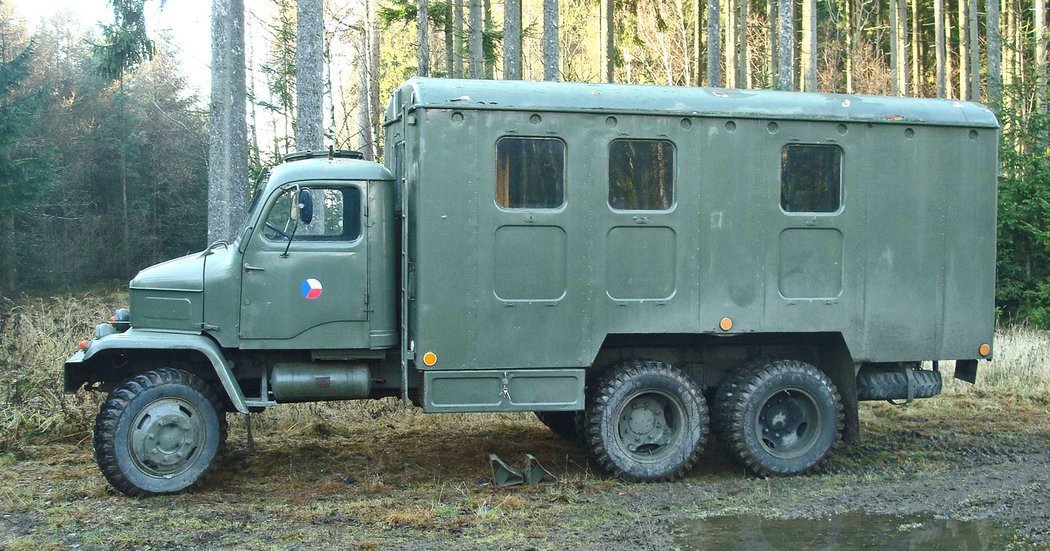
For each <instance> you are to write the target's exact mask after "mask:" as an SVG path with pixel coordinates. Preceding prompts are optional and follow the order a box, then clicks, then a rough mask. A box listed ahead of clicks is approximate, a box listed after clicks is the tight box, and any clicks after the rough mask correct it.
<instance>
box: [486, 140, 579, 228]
mask: <svg viewBox="0 0 1050 551" xmlns="http://www.w3.org/2000/svg"><path fill="white" fill-rule="evenodd" d="M503 140H542V141H551V142H557V143H559V144H561V148H562V150H561V154H562V155H561V162H562V170H561V203H559V204H558V205H557V206H553V207H513V206H503V205H501V204H500V203H499V174H500V157H499V144H500V142H502V141H503ZM494 145H495V151H494V153H495V154H494V155H493V158H494V160H495V162H496V166H495V171H494V175H495V185H494V186H493V190H492V191H493V193H492V202H493V203H494V204H495V205H496V208H498V209H500V210H501V211H505V212H521V211H542V212H558V211H561V210H564V209H565V208H566V206H568V204H569V190H568V180H569V178H568V172H569V145H568V144H567V143H566V142H565V140H563V139H562V138H560V137H556V136H515V135H503V136H500V137H499V138H496V141H495V143H494ZM507 188H508V191H507V194H508V197H509V195H510V189H509V188H510V185H509V183H508V186H507Z"/></svg>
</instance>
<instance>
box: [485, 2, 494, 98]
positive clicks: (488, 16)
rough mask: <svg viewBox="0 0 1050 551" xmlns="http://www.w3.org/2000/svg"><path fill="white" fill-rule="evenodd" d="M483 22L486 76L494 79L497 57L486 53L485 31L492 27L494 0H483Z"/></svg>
mask: <svg viewBox="0 0 1050 551" xmlns="http://www.w3.org/2000/svg"><path fill="white" fill-rule="evenodd" d="M481 14H482V23H481V57H482V64H483V65H484V67H485V71H484V72H485V78H487V79H489V80H492V79H494V78H496V58H495V57H494V56H489V55H485V31H487V30H489V28H491V27H492V1H491V0H483V1H482V11H481Z"/></svg>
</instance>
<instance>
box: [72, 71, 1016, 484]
mask: <svg viewBox="0 0 1050 551" xmlns="http://www.w3.org/2000/svg"><path fill="white" fill-rule="evenodd" d="M997 140H998V123H997V121H996V119H995V117H994V115H993V114H992V113H991V112H990V111H989V110H988V109H987V108H985V107H983V106H981V105H978V104H974V103H968V102H958V101H952V100H928V99H907V98H887V97H867V96H844V95H825V94H803V93H792V92H776V91H756V90H719V89H707V88H674V87H654V86H627V85H597V84H568V83H540V82H506V81H504V82H499V81H469V80H449V79H426V78H419V79H412V80H409V81H408V82H406V83H404V84H403V85H402V86H400V87H399V88H398V90H397V91H396V92H395V93H394V94H393V96H392V99H391V100H390V103H389V106H388V107H387V110H386V120H385V151H384V155H383V159H384V163H385V164H378V163H374V162H370V161H366V160H363V159H361V158H360V155H358V154H356V153H353V152H334V151H332V152H305V153H301V154H297V155H293V156H290V157H289V158H288V159H287V160H286V162H284V163H282V164H280V165H278V166H276V167H275V168H273V169H272V171H271V172H270V173H269V175H268V177H267V178H266V179H265V181H264V184H263V185H260V187H259V189H258V192H257V193H256V194H255V196H254V199H253V201H252V205H251V207H250V211H249V213H248V215H247V219H246V220H245V221H244V223H243V226H242V227H241V229H240V231H239V233H238V237H237V238H236V239H235V240H233V242H231V243H225V242H217V243H213V244H212V245H211V246H209V247H208V248H207V250H205V251H204V252H202V253H197V254H193V255H189V256H185V257H183V258H179V259H175V260H171V261H168V262H165V263H163V264H159V265H156V266H153V267H150V268H147V269H145V270H143V271H142V272H140V273H139V274H138V275H137V276H136V277H135V278H134V279H133V280H132V281H131V284H130V311H129V310H128V309H121V310H118V311H117V312H116V313H115V315H114V316H113V318H111V321H110V322H109V323H104V324H102V325H100V326H99V327H98V328H97V329H96V334H95V338H93V339H91V340H89V341H84V342H82V343H81V348H82V350H81V351H79V352H77V353H76V354H75V355H74V356H73V357H71V358H70V359H69V360H68V361H67V362H66V364H65V372H64V377H65V390H66V391H67V392H75V391H77V390H78V389H81V388H83V387H87V388H88V389H91V390H101V391H106V392H109V393H110V394H109V398H108V399H107V400H106V401H105V403H104V405H103V406H102V407H101V410H100V412H99V414H98V417H97V419H96V424H95V429H94V450H95V457H96V460H97V462H98V465H99V467H100V469H101V470H102V472H103V474H104V475H105V477H106V479H107V480H108V481H109V482H110V483H111V484H112V485H113V486H114V487H115V488H117V489H118V490H120V491H122V492H124V493H126V494H129V495H149V494H160V493H172V492H179V491H183V490H186V489H188V488H191V487H193V486H194V485H195V484H197V483H199V482H200V481H201V480H202V479H203V478H204V477H205V476H206V475H207V473H208V471H209V468H210V466H211V465H213V464H214V463H215V462H216V460H217V459H218V458H219V457H220V456H221V454H222V450H223V445H224V440H225V437H226V422H225V414H226V413H227V412H239V413H241V414H248V413H249V412H255V411H260V410H263V409H265V408H268V407H271V406H274V405H276V404H279V403H286V402H305V401H317V400H351V399H367V398H377V397H385V396H397V397H400V398H402V399H404V400H405V401H406V402H411V403H414V404H416V405H417V406H419V407H421V408H423V410H424V411H426V412H493V411H534V412H536V414H537V416H538V417H539V419H540V420H541V421H543V422H544V423H545V424H547V425H548V426H549V427H550V428H551V429H552V430H554V431H555V432H557V433H559V434H562V435H564V436H566V437H570V438H575V439H577V440H579V441H580V442H581V443H582V444H583V445H584V446H586V447H587V449H588V450H589V452H590V454H591V457H592V459H593V461H594V462H595V463H596V464H597V465H598V466H600V467H601V468H602V469H604V470H606V471H607V472H609V473H611V474H613V475H616V476H619V477H622V478H624V479H628V480H635V481H656V480H670V479H674V478H678V477H681V476H683V475H685V474H686V473H688V472H689V471H690V470H691V469H692V468H693V467H694V466H695V464H696V463H697V460H698V458H699V457H700V454H701V451H702V449H703V448H704V446H705V444H706V442H707V440H708V437H709V433H711V432H712V431H713V432H714V434H715V436H716V437H717V438H719V439H720V440H721V441H723V442H724V443H725V447H726V449H727V450H728V451H729V453H731V454H733V455H734V456H735V457H736V458H737V459H738V460H739V461H740V462H742V463H743V464H744V465H746V466H747V468H748V469H750V470H751V471H752V472H754V473H756V474H758V475H761V476H768V475H788V474H795V473H801V472H805V471H808V470H811V469H813V468H814V467H815V466H817V465H818V464H819V463H820V462H821V460H822V459H824V458H825V457H826V456H827V454H828V453H829V452H830V451H831V450H832V449H833V448H834V447H835V446H837V445H838V444H839V443H840V442H843V441H845V442H847V443H848V442H853V441H856V440H857V439H858V437H859V423H858V401H861V400H909V399H914V398H925V397H929V396H933V395H936V394H938V393H939V392H940V389H941V378H940V374H939V372H938V371H937V370H936V368H934V369H932V370H931V369H924V368H923V365H924V364H923V363H922V362H927V361H932V362H934V363H933V365H934V366H936V362H937V361H941V360H954V361H955V376H956V377H958V378H961V379H964V380H968V381H970V382H974V381H975V379H976V373H977V365H978V361H979V360H982V359H984V360H988V359H990V358H991V357H992V352H993V351H992V338H993V324H994V319H993V317H994V280H995V227H996V223H995V217H996V177H997ZM925 365H929V364H925Z"/></svg>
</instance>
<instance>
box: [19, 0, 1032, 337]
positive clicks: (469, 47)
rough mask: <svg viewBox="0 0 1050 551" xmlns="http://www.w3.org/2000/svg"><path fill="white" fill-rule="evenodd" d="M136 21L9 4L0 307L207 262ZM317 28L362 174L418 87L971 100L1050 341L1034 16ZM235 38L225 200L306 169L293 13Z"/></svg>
mask: <svg viewBox="0 0 1050 551" xmlns="http://www.w3.org/2000/svg"><path fill="white" fill-rule="evenodd" d="M221 1H222V2H225V3H226V4H229V3H230V0H221ZM146 2H160V0H114V2H112V5H113V7H114V21H113V23H111V24H106V25H96V24H85V23H83V22H80V21H76V20H74V19H72V18H71V17H70V16H68V15H58V16H56V17H54V18H51V19H50V20H47V21H44V22H41V23H39V24H37V25H35V26H33V27H32V28H31V27H30V25H29V24H28V23H27V21H26V20H25V18H24V17H22V16H21V15H20V14H19V13H18V12H17V8H15V7H13V6H12V5H11V3H10V1H3V0H0V301H3V300H5V299H4V297H7V299H6V300H11V299H12V298H13V297H15V296H17V295H19V294H21V293H30V294H37V293H55V292H63V291H67V290H72V289H78V288H83V287H85V286H88V285H92V284H96V283H101V282H113V281H115V280H122V281H126V280H127V279H128V278H130V276H132V275H133V274H134V273H135V272H136V271H137V270H139V269H141V268H143V267H145V266H148V265H150V264H153V263H156V262H159V261H162V260H165V259H168V258H172V257H175V256H179V255H182V254H186V253H190V252H193V251H196V250H200V249H202V248H203V247H204V246H205V245H206V244H207V239H208V237H207V236H208V215H209V213H208V210H209V206H208V205H209V202H208V193H209V185H208V178H209V166H208V163H209V151H208V149H209V135H208V125H209V105H208V103H207V101H206V100H205V99H202V98H201V97H199V96H197V95H195V94H194V93H192V92H191V91H190V90H189V88H188V87H187V84H186V80H185V78H184V73H183V71H182V70H181V68H180V67H179V65H178V63H177V62H176V61H175V57H174V55H173V50H172V48H173V45H172V44H170V43H165V42H163V41H157V40H154V39H153V38H152V37H151V36H150V35H149V32H148V30H147V29H148V23H149V22H148V21H145V19H144V15H143V14H144V10H143V5H144V4H145V3H146ZM238 2H241V0H234V3H235V4H236V3H238ZM178 9H179V5H178V3H177V2H173V1H168V2H166V3H163V4H162V13H163V11H164V10H178ZM242 9H244V8H243V7H242ZM322 25H323V64H324V71H323V94H324V96H323V97H324V109H323V113H324V120H323V133H324V137H325V139H324V144H325V146H327V145H329V144H331V145H334V146H335V147H336V148H342V149H358V150H361V151H362V152H363V153H364V154H365V156H366V157H367V158H376V157H378V156H379V155H380V152H381V151H382V148H381V143H380V141H381V139H382V133H381V132H380V130H381V125H382V110H383V107H384V104H385V98H387V97H389V94H390V92H391V91H392V90H393V89H394V88H395V87H396V86H397V85H398V84H399V83H400V82H402V81H404V80H405V79H407V78H411V77H413V76H416V75H429V76H433V77H468V78H488V79H493V78H495V79H513V78H524V79H533V80H540V79H547V80H563V81H578V82H619V83H635V84H660V85H674V86H700V85H703V86H723V87H731V88H774V89H786V90H805V91H819V92H840V93H864V94H881V95H906V96H914V97H941V98H954V99H963V100H974V101H981V102H983V103H985V104H986V105H988V106H989V107H991V108H992V109H993V110H994V111H995V113H996V114H997V116H998V117H999V120H1000V123H1001V124H1002V134H1001V136H1002V137H1001V148H1000V162H1001V169H1000V179H999V218H998V224H999V233H998V251H999V254H998V266H997V271H998V282H997V307H998V308H997V309H998V314H999V316H1000V320H1001V321H1008V322H1015V323H1016V322H1027V323H1031V324H1033V325H1036V326H1039V327H1050V149H1048V144H1050V138H1048V135H1050V117H1048V115H1047V106H1048V98H1047V47H1046V42H1047V23H1046V5H1045V0H877V1H869V0H821V1H817V0H721V1H719V0H560V1H559V0H505V1H504V3H503V4H500V3H497V2H495V1H494V0H447V1H440V0H430V1H429V2H427V1H426V0H420V1H407V0H349V1H347V0H326V1H325V2H324V3H323V15H322ZM244 26H245V29H246V34H247V37H248V38H247V40H246V49H247V51H246V52H245V60H246V63H245V72H244V73H243V75H244V78H245V82H246V92H247V93H246V98H245V99H246V101H245V108H246V117H245V120H244V125H243V126H244V129H243V130H244V131H245V132H246V137H247V144H248V148H247V151H246V155H247V157H248V162H247V166H248V171H247V172H248V173H247V174H246V175H245V177H243V178H234V179H233V180H232V181H231V182H229V183H230V184H231V185H233V186H239V187H240V188H242V189H244V190H247V191H248V192H249V193H247V194H246V195H250V191H251V189H252V187H253V185H254V182H255V179H256V177H257V176H258V175H259V174H260V173H261V172H262V170H263V169H264V168H265V167H267V166H270V165H272V164H274V163H277V162H280V160H281V159H282V158H283V157H284V156H285V155H287V154H288V153H290V152H293V151H295V150H296V149H297V146H296V143H295V132H294V129H295V127H296V123H297V122H298V121H297V112H296V110H297V108H296V69H297V68H296V53H297V52H296V44H297V42H296V37H297V4H296V1H295V0H249V1H248V3H247V10H246V16H245V18H244ZM421 46H422V47H421ZM115 52H116V53H118V54H119V55H114V53H115ZM213 71H214V69H213ZM213 74H214V73H213ZM234 77H235V78H236V77H237V74H236V73H235V74H234ZM213 90H214V85H213ZM213 179H214V176H213Z"/></svg>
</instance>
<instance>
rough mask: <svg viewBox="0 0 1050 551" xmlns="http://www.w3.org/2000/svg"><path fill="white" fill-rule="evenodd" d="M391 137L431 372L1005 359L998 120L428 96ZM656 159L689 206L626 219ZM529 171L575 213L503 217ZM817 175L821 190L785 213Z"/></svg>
mask: <svg viewBox="0 0 1050 551" xmlns="http://www.w3.org/2000/svg"><path fill="white" fill-rule="evenodd" d="M387 117H388V122H387V154H386V163H387V165H388V167H391V170H392V171H393V172H395V175H401V176H403V186H404V187H403V193H404V198H403V205H404V217H405V221H406V224H407V227H406V237H407V242H406V246H407V265H406V266H405V270H404V273H405V274H406V278H407V280H406V282H405V288H406V293H407V297H408V300H407V301H406V304H407V315H408V317H407V320H405V321H406V322H407V323H406V325H407V328H408V331H409V332H408V336H407V338H406V339H404V340H405V341H406V347H411V349H412V350H413V351H414V356H413V357H414V358H415V360H416V361H415V365H416V366H417V367H418V368H420V369H424V370H426V369H435V370H471V369H478V370H501V369H520V368H572V367H576V368H578V367H586V366H590V365H591V364H592V362H593V361H594V360H595V357H596V356H597V354H598V352H599V350H600V349H601V347H602V345H603V343H604V342H606V341H607V338H609V336H610V335H653V334H662V335H705V334H708V335H735V336H740V335H759V334H777V335H791V334H813V333H828V334H841V337H842V339H843V340H844V342H845V343H846V346H847V347H848V349H849V353H850V355H851V356H852V358H853V360H854V361H855V362H858V363H859V362H895V361H916V360H936V359H976V358H980V357H981V355H980V354H979V352H978V348H979V346H980V345H981V344H982V343H990V342H991V340H992V334H993V316H992V313H993V308H994V266H995V243H994V239H995V206H996V201H995V193H996V186H995V182H996V172H995V171H996V166H997V162H996V154H997V148H996V143H997V128H998V125H997V122H996V120H995V118H994V116H993V115H992V114H991V112H989V111H988V110H987V109H986V108H984V107H982V106H980V105H977V104H973V103H966V102H957V101H951V100H918V99H904V98H882V97H879V98H875V97H864V96H841V95H823V94H799V93H783V92H768V91H745V90H715V89H701V88H665V87H650V86H610V85H589V84H550V83H531V82H530V83H526V82H506V81H504V82H497V81H456V80H446V79H413V80H411V81H409V82H408V83H406V84H405V85H403V86H402V87H401V88H400V89H399V90H398V91H397V92H396V93H395V95H394V98H393V100H392V102H391V105H390V107H389V109H388V113H387ZM523 140H526V141H523ZM531 140H536V141H535V142H533V141H531ZM501 143H502V144H503V145H502V146H501ZM654 143H655V144H657V145H655V146H654ZM617 144H619V145H617ZM636 144H637V145H638V147H639V148H649V150H658V151H659V152H660V155H661V157H662V158H661V159H660V162H662V163H669V164H670V168H669V170H671V171H672V172H671V174H673V185H672V193H673V196H672V197H671V198H670V200H669V201H665V202H663V203H660V202H659V201H657V203H659V204H656V205H653V204H651V203H652V202H650V204H648V205H646V208H644V209H637V208H624V209H619V208H615V206H614V205H613V204H611V201H612V202H619V201H620V199H622V197H611V194H610V183H609V181H610V171H617V170H623V166H622V165H623V160H622V158H620V157H622V155H620V153H622V152H623V151H625V149H624V148H625V147H627V148H630V147H635V145H636ZM501 147H503V152H502V153H501V151H500V148H501ZM515 148H517V150H518V152H519V153H520V152H521V151H525V150H528V151H527V152H526V153H525V154H523V155H519V157H522V156H524V157H527V158H524V159H522V158H517V159H515V158H513V157H514V155H515V151H514V150H515ZM530 148H531V149H530ZM508 151H509V153H508ZM668 152H669V153H668ZM501 155H502V156H501ZM530 155H531V158H529V156H530ZM544 155H546V157H545V158H539V157H542V156H544ZM650 160H651V159H650ZM499 163H505V166H504V167H503V168H502V169H501V167H500V166H499ZM529 163H532V164H533V165H535V164H536V163H540V164H541V165H542V166H543V167H544V169H545V170H546V171H547V172H550V171H552V170H553V171H554V172H557V171H561V172H562V174H561V178H560V185H561V193H562V195H561V196H560V197H557V193H556V192H554V193H553V195H552V193H548V194H547V195H552V197H553V198H552V197H546V196H545V197H541V198H540V200H539V201H540V204H539V206H537V204H536V201H534V200H533V199H534V198H531V199H530V198H526V200H524V201H520V200H519V201H517V202H515V200H514V199H513V198H510V199H508V198H507V197H506V195H507V194H508V193H511V194H513V193H514V192H515V190H513V189H512V190H510V191H508V189H507V186H508V183H507V182H506V180H507V179H508V178H509V179H511V180H513V179H515V178H517V179H518V180H521V179H522V178H523V177H524V178H525V179H528V178H541V177H540V176H536V174H537V173H536V170H535V167H533V168H532V169H529V168H523V167H524V166H526V165H529ZM814 167H816V168H814ZM530 170H531V172H530ZM814 170H815V171H817V172H820V173H821V174H822V175H821V176H819V177H817V182H816V183H813V182H809V183H803V184H802V185H803V187H804V186H806V185H813V186H816V187H818V188H821V189H814V190H806V189H803V190H801V191H800V190H798V189H787V188H790V187H791V186H795V187H797V186H799V185H800V184H799V183H798V182H793V181H791V180H792V178H794V176H792V174H793V173H796V172H799V171H801V172H807V171H808V172H813V171H814ZM821 171H823V172H821ZM785 172H788V173H789V174H787V175H786V176H785ZM508 173H510V176H509V177H508V176H507V174H508ZM522 174H524V175H525V176H522ZM501 175H502V176H501ZM500 178H502V179H503V180H504V181H502V182H501V181H498V180H499V179H500ZM546 183H547V184H548V185H549V184H550V182H546ZM509 185H511V186H513V185H514V183H513V182H511V183H510V184H509ZM834 186H839V187H838V192H837V193H836V192H835V191H834V190H833V189H830V188H832V187H834ZM501 194H502V196H501ZM807 194H808V195H807ZM530 201H532V203H530ZM543 201H546V202H543ZM620 206H622V205H620ZM724 319H728V320H731V328H729V329H728V330H725V329H724V327H721V326H720V324H725V322H724V321H723V320H724ZM425 352H433V353H434V354H435V355H436V358H437V361H436V362H435V363H434V365H433V366H427V365H424V363H423V362H421V361H420V358H421V356H422V354H423V353H425Z"/></svg>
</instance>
